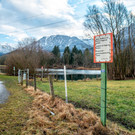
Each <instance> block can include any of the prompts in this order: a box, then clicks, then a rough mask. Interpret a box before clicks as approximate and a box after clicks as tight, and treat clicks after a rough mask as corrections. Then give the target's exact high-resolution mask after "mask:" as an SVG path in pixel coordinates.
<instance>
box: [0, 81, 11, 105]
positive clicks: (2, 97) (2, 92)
mask: <svg viewBox="0 0 135 135" xmlns="http://www.w3.org/2000/svg"><path fill="white" fill-rule="evenodd" d="M9 95H10V94H9V92H8V91H7V89H6V87H5V85H4V84H3V82H2V81H0V104H2V103H5V101H6V100H7V99H8V96H9Z"/></svg>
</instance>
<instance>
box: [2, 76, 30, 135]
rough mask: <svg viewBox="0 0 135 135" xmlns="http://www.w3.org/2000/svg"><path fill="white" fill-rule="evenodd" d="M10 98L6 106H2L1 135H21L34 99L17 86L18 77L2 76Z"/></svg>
mask: <svg viewBox="0 0 135 135" xmlns="http://www.w3.org/2000/svg"><path fill="white" fill-rule="evenodd" d="M0 80H1V81H3V82H4V85H5V86H6V88H7V90H8V91H9V92H10V96H9V98H8V100H7V101H6V103H5V104H0V134H1V135H11V134H12V135H20V134H21V129H22V127H23V126H24V125H25V123H26V121H27V119H28V114H27V110H28V108H29V107H30V105H31V102H32V98H31V97H30V96H29V95H28V94H27V93H26V92H25V91H24V90H23V88H21V87H20V86H18V84H17V78H16V77H11V76H10V77H9V76H3V75H0Z"/></svg>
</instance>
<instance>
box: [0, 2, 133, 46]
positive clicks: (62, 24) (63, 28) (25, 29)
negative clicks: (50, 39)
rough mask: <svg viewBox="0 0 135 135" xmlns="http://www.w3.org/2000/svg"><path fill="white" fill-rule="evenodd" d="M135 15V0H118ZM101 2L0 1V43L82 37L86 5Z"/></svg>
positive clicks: (83, 35)
mask: <svg viewBox="0 0 135 135" xmlns="http://www.w3.org/2000/svg"><path fill="white" fill-rule="evenodd" d="M121 1H123V2H124V4H125V5H126V6H127V8H128V10H132V11H133V12H135V0H121ZM93 4H96V5H97V6H102V3H101V0H0V44H1V43H2V44H4V43H10V44H15V43H17V42H18V41H19V40H22V39H23V38H25V37H35V38H36V39H39V38H41V37H43V36H50V35H57V34H62V35H69V36H77V37H85V29H84V27H83V22H84V15H85V14H86V10H87V7H88V5H93Z"/></svg>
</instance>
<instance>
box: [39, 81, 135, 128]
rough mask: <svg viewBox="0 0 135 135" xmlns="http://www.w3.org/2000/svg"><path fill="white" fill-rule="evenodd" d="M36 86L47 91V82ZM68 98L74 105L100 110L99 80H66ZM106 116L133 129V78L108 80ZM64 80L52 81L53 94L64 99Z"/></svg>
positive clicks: (134, 116)
mask: <svg viewBox="0 0 135 135" xmlns="http://www.w3.org/2000/svg"><path fill="white" fill-rule="evenodd" d="M37 86H38V87H39V88H40V89H41V90H43V91H45V92H48V93H49V84H48V82H43V83H42V82H41V81H38V83H37ZM67 86H68V99H69V101H70V102H72V103H74V104H75V105H76V106H79V107H82V108H87V109H92V110H94V111H95V112H97V113H98V114H99V112H100V81H96V80H91V81H86V82H84V81H68V82H67ZM107 88H108V89H107V118H109V119H110V120H113V121H115V122H118V123H120V124H122V125H124V126H125V127H126V128H128V129H130V130H132V129H135V100H134V99H135V80H127V81H108V84H107ZM64 89H65V88H64V82H63V81H58V82H54V90H55V94H56V95H58V96H59V97H61V98H63V99H65V91H64Z"/></svg>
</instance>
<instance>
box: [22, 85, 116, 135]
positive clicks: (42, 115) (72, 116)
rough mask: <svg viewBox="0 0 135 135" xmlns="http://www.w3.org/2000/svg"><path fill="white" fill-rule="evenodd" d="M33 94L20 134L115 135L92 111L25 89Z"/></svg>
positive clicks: (31, 89)
mask: <svg viewBox="0 0 135 135" xmlns="http://www.w3.org/2000/svg"><path fill="white" fill-rule="evenodd" d="M25 90H26V91H27V92H28V93H30V94H31V95H32V96H34V101H33V104H32V107H31V109H30V111H29V116H30V118H29V120H28V121H27V123H26V126H25V127H24V129H23V131H22V135H33V134H36V135H115V134H117V133H116V132H114V131H113V130H110V129H109V128H107V127H103V126H102V124H101V122H100V119H99V117H98V116H96V114H94V113H93V112H92V111H87V110H82V109H76V108H75V107H74V106H73V105H72V104H66V103H65V102H64V101H63V100H62V99H60V98H57V97H56V98H55V99H54V100H52V97H51V96H50V95H48V94H46V93H44V92H41V91H40V90H37V91H36V92H35V91H34V89H33V88H32V87H30V88H27V89H25Z"/></svg>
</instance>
